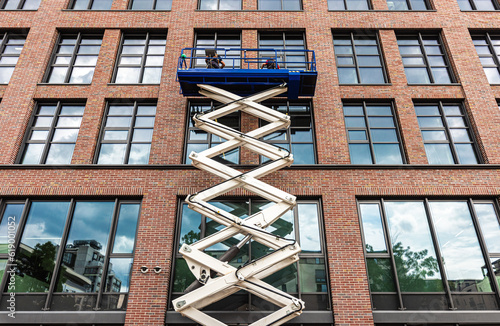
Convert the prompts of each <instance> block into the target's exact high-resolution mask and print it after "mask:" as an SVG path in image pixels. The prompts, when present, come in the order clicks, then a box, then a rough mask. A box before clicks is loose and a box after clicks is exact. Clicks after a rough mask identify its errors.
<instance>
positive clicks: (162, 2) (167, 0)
mask: <svg viewBox="0 0 500 326" xmlns="http://www.w3.org/2000/svg"><path fill="white" fill-rule="evenodd" d="M155 9H156V10H170V9H172V0H156V8H155Z"/></svg>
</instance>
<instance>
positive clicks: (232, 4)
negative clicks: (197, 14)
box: [198, 0, 241, 10]
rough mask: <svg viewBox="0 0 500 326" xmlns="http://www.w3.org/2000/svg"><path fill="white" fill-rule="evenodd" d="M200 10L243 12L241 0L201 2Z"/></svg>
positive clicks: (200, 0) (205, 0)
mask: <svg viewBox="0 0 500 326" xmlns="http://www.w3.org/2000/svg"><path fill="white" fill-rule="evenodd" d="M198 9H200V10H241V0H199V7H198Z"/></svg>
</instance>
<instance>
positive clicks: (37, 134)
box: [30, 130, 49, 140]
mask: <svg viewBox="0 0 500 326" xmlns="http://www.w3.org/2000/svg"><path fill="white" fill-rule="evenodd" d="M48 135H49V131H48V130H33V132H32V133H31V136H30V140H45V139H47V136H48Z"/></svg>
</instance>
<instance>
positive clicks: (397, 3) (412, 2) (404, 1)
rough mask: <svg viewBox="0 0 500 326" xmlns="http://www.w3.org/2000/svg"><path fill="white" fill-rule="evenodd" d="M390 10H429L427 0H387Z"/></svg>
mask: <svg viewBox="0 0 500 326" xmlns="http://www.w3.org/2000/svg"><path fill="white" fill-rule="evenodd" d="M387 7H388V8H389V10H429V9H431V7H430V5H429V4H428V2H427V1H426V0H387Z"/></svg>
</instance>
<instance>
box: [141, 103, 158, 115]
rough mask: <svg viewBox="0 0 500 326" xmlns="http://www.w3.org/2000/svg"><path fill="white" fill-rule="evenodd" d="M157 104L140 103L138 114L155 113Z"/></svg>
mask: <svg viewBox="0 0 500 326" xmlns="http://www.w3.org/2000/svg"><path fill="white" fill-rule="evenodd" d="M155 114H156V106H153V105H138V106H137V115H155Z"/></svg>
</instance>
